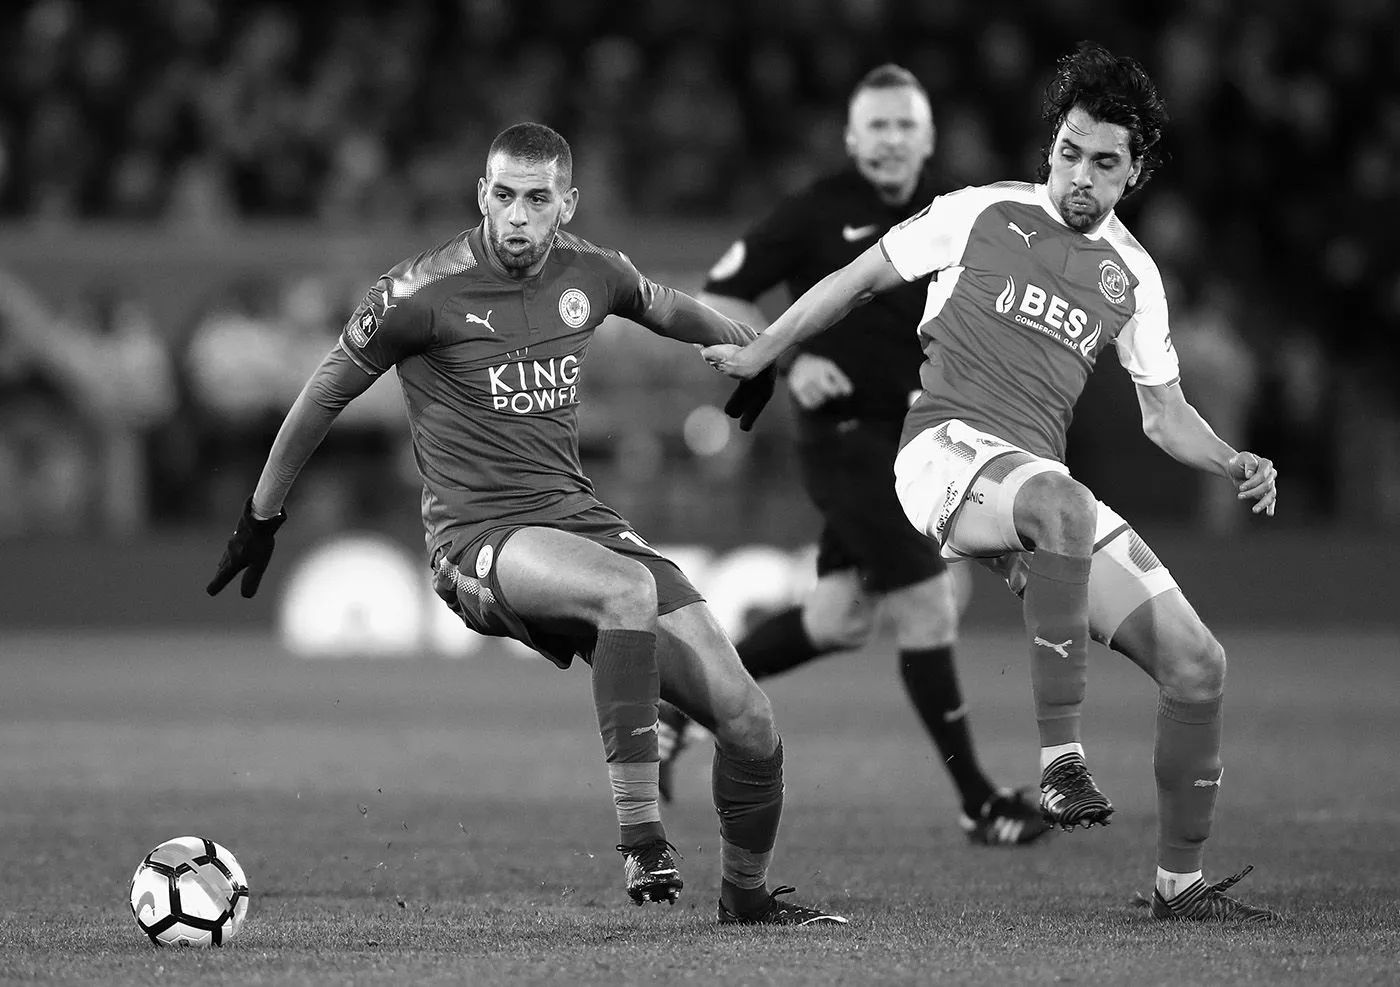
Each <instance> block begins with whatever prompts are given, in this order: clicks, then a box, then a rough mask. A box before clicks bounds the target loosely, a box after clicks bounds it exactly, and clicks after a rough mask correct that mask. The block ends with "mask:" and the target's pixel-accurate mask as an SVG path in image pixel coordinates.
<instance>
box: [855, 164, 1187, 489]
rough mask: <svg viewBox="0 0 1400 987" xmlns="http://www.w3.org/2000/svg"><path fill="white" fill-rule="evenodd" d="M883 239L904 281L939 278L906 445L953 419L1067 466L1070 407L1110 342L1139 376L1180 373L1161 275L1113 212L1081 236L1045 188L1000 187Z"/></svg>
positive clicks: (916, 219) (1147, 381)
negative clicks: (935, 274)
mask: <svg viewBox="0 0 1400 987" xmlns="http://www.w3.org/2000/svg"><path fill="white" fill-rule="evenodd" d="M880 244H881V248H882V249H883V251H884V253H885V256H886V257H887V258H888V259H889V262H890V263H891V264H893V265H894V268H895V270H897V271H898V272H899V274H900V276H901V277H903V278H904V279H905V280H906V281H913V280H915V279H917V278H921V277H923V276H924V275H926V274H928V273H930V272H932V271H941V272H943V273H941V274H940V275H939V276H938V278H937V279H935V280H933V281H931V282H930V283H929V288H928V301H927V303H926V305H925V307H924V315H923V320H922V322H921V323H920V325H919V333H920V335H921V337H922V341H923V346H924V355H925V361H924V365H923V367H922V368H921V369H920V371H919V377H920V382H921V383H922V384H923V394H922V395H921V396H920V397H919V400H918V401H917V402H916V403H915V404H914V406H913V408H911V409H910V411H909V415H908V417H907V418H906V419H905V425H904V435H903V438H902V439H901V443H900V444H901V446H902V445H904V444H905V443H907V442H908V441H909V440H910V439H911V438H913V436H915V435H917V434H918V433H919V432H921V431H923V430H924V429H926V428H930V427H932V426H934V425H936V424H938V423H939V422H942V421H947V420H949V419H954V418H957V419H961V420H963V421H965V422H967V423H968V424H969V425H971V426H973V427H974V428H978V429H981V430H982V431H985V432H989V433H991V434H992V435H996V436H999V437H1001V438H1004V439H1005V440H1006V441H1008V442H1011V443H1012V444H1014V445H1017V446H1019V447H1021V448H1022V449H1025V450H1026V451H1028V452H1032V453H1035V454H1036V455H1038V456H1045V457H1048V458H1051V459H1056V460H1061V461H1063V459H1064V452H1065V432H1066V431H1067V430H1068V428H1069V424H1070V420H1071V418H1072V417H1073V413H1074V404H1075V402H1076V401H1077V400H1078V399H1079V395H1080V393H1081V392H1082V391H1083V390H1084V384H1085V382H1086V381H1087V380H1088V377H1089V372H1090V371H1091V370H1092V369H1093V367H1094V361H1095V360H1096V359H1097V358H1098V356H1099V354H1100V353H1101V352H1102V351H1103V350H1104V348H1105V347H1107V346H1108V345H1109V344H1110V343H1111V344H1113V345H1114V346H1115V347H1116V349H1117V351H1118V360H1119V362H1120V363H1122V365H1123V366H1124V367H1125V368H1126V369H1127V370H1128V372H1129V373H1130V374H1131V375H1132V378H1133V380H1134V381H1135V382H1136V383H1138V384H1143V385H1156V384H1170V383H1172V382H1173V381H1175V380H1176V379H1177V377H1178V365H1177V357H1176V352H1175V350H1173V348H1172V343H1171V335H1170V333H1169V332H1168V330H1167V302H1166V296H1165V294H1164V293H1163V289H1162V278H1161V275H1160V274H1159V273H1158V271H1157V266H1156V264H1154V263H1153V261H1152V259H1151V258H1150V257H1149V256H1148V255H1147V252H1146V251H1145V250H1143V248H1142V247H1141V246H1140V245H1139V244H1138V242H1137V241H1136V240H1135V239H1133V236H1132V234H1130V233H1129V232H1128V231H1127V229H1125V228H1124V226H1123V224H1122V223H1121V222H1120V221H1119V220H1118V217H1117V216H1115V215H1112V214H1110V215H1109V217H1108V218H1107V219H1106V220H1105V221H1104V223H1103V224H1102V226H1100V228H1099V231H1098V233H1096V234H1095V235H1093V236H1089V235H1085V234H1082V233H1077V232H1075V231H1074V230H1072V229H1070V228H1069V227H1068V226H1066V225H1065V224H1064V223H1063V221H1061V219H1060V217H1059V213H1058V212H1057V210H1056V209H1055V206H1054V204H1053V203H1052V202H1051V201H1050V197H1049V193H1048V192H1047V190H1046V187H1045V186H1044V185H1027V184H1023V183H1020V182H1002V183H998V184H995V185H987V186H979V187H971V188H965V189H962V190H960V191H958V192H953V193H950V194H948V195H944V196H939V197H938V198H936V199H934V200H933V201H932V202H931V203H929V205H928V206H927V207H926V208H925V209H924V210H923V211H922V212H920V213H917V214H916V215H914V216H912V217H910V218H909V219H907V220H905V221H904V222H903V223H902V224H900V225H899V226H897V227H896V228H895V229H893V230H891V231H890V232H889V233H887V234H885V236H884V237H883V238H882V239H881V241H880Z"/></svg>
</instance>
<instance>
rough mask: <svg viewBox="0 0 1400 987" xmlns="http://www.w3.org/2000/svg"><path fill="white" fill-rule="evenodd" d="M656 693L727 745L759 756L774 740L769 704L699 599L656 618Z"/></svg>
mask: <svg viewBox="0 0 1400 987" xmlns="http://www.w3.org/2000/svg"><path fill="white" fill-rule="evenodd" d="M656 660H657V666H658V667H659V669H660V672H661V696H662V698H663V699H665V700H667V701H668V702H670V703H672V704H674V705H675V706H676V707H678V708H679V709H680V710H681V711H682V712H684V713H686V714H687V715H689V716H690V717H691V719H693V720H695V721H696V722H697V723H699V724H700V725H701V726H703V727H705V728H706V729H708V730H709V731H711V732H712V733H713V734H714V735H715V738H716V739H717V740H718V741H719V742H720V743H721V744H724V745H725V746H726V747H729V748H731V749H736V750H739V751H747V752H750V753H751V754H752V755H753V756H755V757H762V756H765V755H767V754H769V753H771V752H772V749H773V745H774V744H775V743H776V742H777V728H776V726H775V725H774V723H773V708H772V706H771V705H770V704H769V702H768V697H767V696H766V695H764V693H763V690H762V689H760V688H759V687H758V683H756V682H755V681H754V680H753V676H751V675H750V674H749V673H748V671H747V670H746V669H745V668H744V663H743V662H742V661H740V660H739V655H738V652H736V651H735V650H734V645H733V644H731V643H730V641H729V638H728V637H727V636H726V635H725V633H724V630H723V628H721V627H720V625H719V621H718V620H716V619H715V616H714V614H713V613H711V612H710V608H709V607H708V606H706V605H705V603H704V602H699V603H692V604H689V605H688V606H684V607H681V608H680V609H679V610H673V611H671V612H670V613H667V614H663V615H661V617H659V618H658V620H657V642H656Z"/></svg>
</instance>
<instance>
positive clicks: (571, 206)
mask: <svg viewBox="0 0 1400 987" xmlns="http://www.w3.org/2000/svg"><path fill="white" fill-rule="evenodd" d="M577 208H578V189H577V188H571V189H569V191H567V192H565V193H564V201H563V204H562V205H561V206H560V208H559V225H560V226H563V225H564V224H566V223H567V222H568V221H569V220H571V219H573V218H574V210H575V209H577Z"/></svg>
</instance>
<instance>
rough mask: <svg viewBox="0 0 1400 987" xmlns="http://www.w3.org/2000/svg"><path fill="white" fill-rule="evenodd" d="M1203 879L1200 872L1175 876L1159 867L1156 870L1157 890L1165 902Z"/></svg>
mask: <svg viewBox="0 0 1400 987" xmlns="http://www.w3.org/2000/svg"><path fill="white" fill-rule="evenodd" d="M1203 879H1204V875H1203V874H1202V873H1201V872H1200V871H1193V872H1192V873H1190V874H1175V873H1173V872H1172V871H1169V870H1163V869H1162V868H1161V867H1158V868H1157V890H1158V891H1159V892H1160V893H1161V895H1162V897H1163V898H1165V899H1167V901H1171V900H1172V899H1173V898H1175V897H1176V896H1177V895H1179V894H1181V892H1183V891H1185V890H1186V889H1187V888H1189V887H1190V886H1191V885H1193V884H1195V883H1196V882H1197V881H1200V880H1203Z"/></svg>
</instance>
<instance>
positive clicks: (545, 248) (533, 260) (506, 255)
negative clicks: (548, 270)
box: [486, 216, 559, 271]
mask: <svg viewBox="0 0 1400 987" xmlns="http://www.w3.org/2000/svg"><path fill="white" fill-rule="evenodd" d="M558 232H559V222H558V220H556V221H555V222H554V224H553V225H552V226H550V228H549V232H548V233H546V234H545V236H544V237H543V239H541V240H539V241H532V242H531V244H530V247H529V249H527V250H524V251H521V252H520V253H518V254H517V253H511V251H510V250H508V249H507V248H506V245H505V242H504V240H503V238H502V235H501V231H500V230H499V229H497V228H496V224H495V222H493V221H492V219H491V217H490V216H487V217H486V234H487V235H486V242H487V243H489V244H490V245H491V250H492V251H493V252H494V253H495V255H496V259H497V260H498V261H500V262H501V266H502V267H504V268H505V269H506V270H508V271H524V270H528V269H529V268H531V267H534V266H535V265H536V264H538V263H539V262H540V260H541V259H543V258H544V255H545V254H546V253H548V252H549V247H550V244H552V243H553V242H554V234H556V233H558ZM521 235H522V236H523V235H526V234H521Z"/></svg>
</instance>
